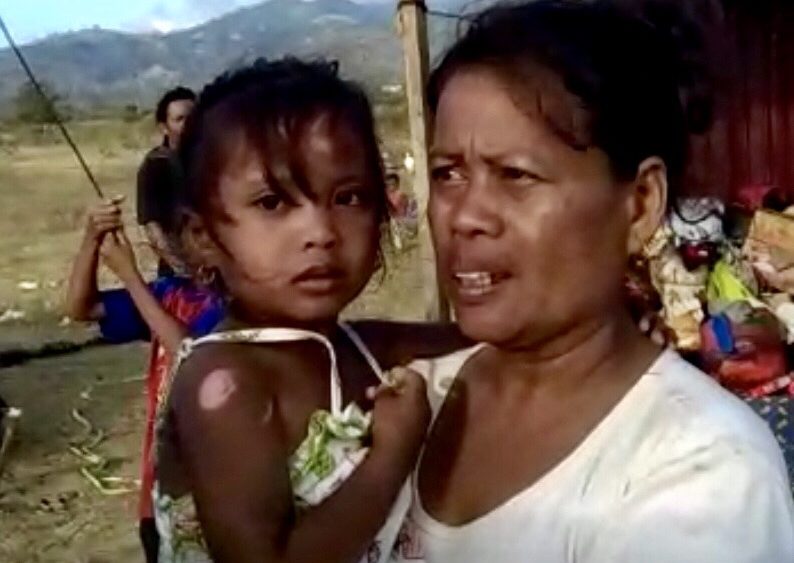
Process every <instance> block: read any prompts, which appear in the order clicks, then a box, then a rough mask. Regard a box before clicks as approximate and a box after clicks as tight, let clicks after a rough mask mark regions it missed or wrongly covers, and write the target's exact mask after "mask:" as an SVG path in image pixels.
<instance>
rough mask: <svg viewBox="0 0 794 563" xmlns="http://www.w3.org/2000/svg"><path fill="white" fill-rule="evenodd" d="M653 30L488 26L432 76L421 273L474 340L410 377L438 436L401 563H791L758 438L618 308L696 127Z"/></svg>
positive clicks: (535, 11)
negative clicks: (426, 234) (432, 268)
mask: <svg viewBox="0 0 794 563" xmlns="http://www.w3.org/2000/svg"><path fill="white" fill-rule="evenodd" d="M665 27H667V29H666V30H664V29H662V28H661V27H654V26H653V25H652V24H650V23H648V22H647V21H645V20H641V19H639V18H634V17H631V16H629V15H626V14H624V13H623V12H622V11H621V10H619V9H617V8H615V7H613V6H612V5H607V4H604V3H603V2H595V3H585V2H573V1H570V2H566V1H545V0H540V1H537V2H530V3H525V4H522V5H511V6H504V7H496V8H493V9H490V10H488V11H486V12H484V13H483V14H481V15H480V16H479V17H478V18H477V19H476V21H475V22H474V23H473V25H472V26H471V28H470V29H469V31H468V32H467V34H466V35H465V36H464V37H463V38H462V39H461V40H460V41H459V42H458V43H457V44H456V45H455V46H454V47H452V49H451V50H450V51H449V52H448V53H447V55H446V56H445V58H444V59H443V61H442V63H441V65H440V66H439V68H438V69H437V70H436V71H435V73H434V76H433V78H432V80H431V96H430V98H431V107H432V109H433V110H434V114H435V136H434V141H433V145H432V151H431V173H432V190H431V197H430V210H429V212H430V219H431V222H432V228H433V236H434V241H435V245H436V250H437V256H438V261H439V272H440V276H441V279H442V280H443V283H444V285H445V287H446V289H447V291H448V292H449V296H450V299H451V301H452V303H453V305H454V308H455V313H456V316H457V319H458V321H459V324H460V327H461V329H462V331H463V332H464V333H465V335H466V336H468V337H470V338H472V339H474V340H477V341H480V342H483V343H485V344H483V345H482V346H480V347H477V348H475V349H473V350H469V351H468V352H467V353H465V354H464V353H458V354H457V355H453V356H451V357H448V358H446V359H445V360H443V361H437V362H432V363H430V364H425V365H419V369H420V370H422V371H424V372H425V373H426V375H427V378H428V388H429V391H430V393H431V405H433V407H434V412H435V420H434V423H433V426H432V429H431V431H430V434H429V438H428V441H427V444H426V447H425V450H424V454H423V457H422V459H421V461H420V463H419V466H418V469H417V471H416V474H415V479H414V487H415V489H414V502H413V507H412V509H411V513H410V519H409V521H408V523H407V525H406V527H405V529H404V533H403V537H402V541H401V543H400V545H399V546H398V549H397V554H396V555H397V559H398V560H400V561H417V560H419V561H426V562H428V563H431V562H432V563H436V562H450V561H454V562H456V563H468V562H483V561H488V562H514V561H526V562H536V563H557V562H574V561H575V562H578V563H583V562H584V563H607V562H608V563H616V562H617V563H622V562H632V563H635V562H636V563H640V562H641V563H661V562H664V563H684V562H692V563H704V562H720V563H739V562H742V563H747V562H758V563H761V562H765V563H767V562H770V563H771V562H783V561H794V507H792V500H791V498H790V492H789V488H788V482H787V478H786V475H785V470H784V465H783V460H782V457H781V455H780V451H779V449H778V447H777V444H776V443H775V441H774V438H773V437H772V435H771V434H770V432H769V431H768V429H767V428H766V427H765V426H764V424H763V422H762V421H761V420H760V419H758V418H757V417H756V416H755V415H754V414H753V413H752V412H751V411H750V410H749V409H748V408H747V407H746V406H745V405H743V404H742V403H741V402H740V401H739V400H738V399H735V398H733V397H732V396H730V395H729V394H728V393H727V392H725V391H724V390H722V389H721V388H720V387H719V386H718V385H716V384H715V383H714V382H713V381H712V380H711V379H709V378H708V377H706V376H705V375H704V374H702V373H701V372H699V371H698V370H696V369H695V368H693V367H691V366H690V365H689V364H687V363H685V362H684V361H683V360H682V359H681V358H679V357H678V356H677V355H676V354H675V353H673V352H672V351H662V350H660V349H659V348H658V347H656V346H655V345H654V344H653V343H651V342H650V341H649V340H647V339H646V338H644V337H643V336H642V335H641V334H640V333H639V331H638V330H637V328H636V327H635V325H634V323H633V322H632V321H631V318H630V316H629V313H628V311H627V308H626V306H625V301H624V295H623V284H622V282H623V276H624V272H625V270H626V265H627V264H628V262H629V257H630V256H631V255H632V254H634V253H638V252H640V251H641V249H642V247H643V244H644V243H645V241H647V240H648V239H649V238H650V237H651V235H652V233H653V232H654V231H655V229H656V228H657V226H658V225H659V223H660V221H661V220H662V218H663V216H664V214H665V210H666V205H667V202H668V201H669V200H671V199H672V198H673V197H674V196H675V189H676V187H677V186H678V185H679V183H680V179H681V176H682V172H683V168H684V164H685V154H686V139H687V135H688V133H690V132H692V131H700V130H702V129H704V128H705V127H706V126H707V125H708V123H707V120H706V119H704V117H706V116H707V115H708V111H706V110H707V109H708V106H707V104H705V103H704V101H703V100H699V99H698V98H696V97H692V96H691V95H690V96H685V95H682V92H683V91H684V90H686V89H685V88H682V83H683V86H686V85H687V84H686V82H687V80H686V79H687V77H691V76H695V75H696V72H697V69H692V68H690V67H688V66H687V64H685V61H686V60H688V57H686V56H683V55H681V54H678V53H676V52H674V51H675V50H674V49H673V48H672V47H673V46H672V39H671V38H672V37H673V36H683V37H691V36H690V35H688V34H687V33H685V32H682V31H686V30H685V29H684V28H678V29H675V30H671V29H669V28H670V26H669V25H667V26H665ZM673 31H675V33H673ZM682 100H687V103H685V102H683V101H682ZM447 389H448V392H446V393H445V391H446V390H447Z"/></svg>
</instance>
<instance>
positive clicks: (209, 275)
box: [196, 266, 218, 287]
mask: <svg viewBox="0 0 794 563" xmlns="http://www.w3.org/2000/svg"><path fill="white" fill-rule="evenodd" d="M217 275H218V271H217V270H216V269H215V268H211V267H209V266H199V268H198V271H197V272H196V281H197V282H199V283H200V284H201V285H203V286H206V287H212V286H213V285H214V284H215V279H216V278H217Z"/></svg>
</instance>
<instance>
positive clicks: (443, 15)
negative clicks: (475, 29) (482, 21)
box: [427, 9, 473, 21]
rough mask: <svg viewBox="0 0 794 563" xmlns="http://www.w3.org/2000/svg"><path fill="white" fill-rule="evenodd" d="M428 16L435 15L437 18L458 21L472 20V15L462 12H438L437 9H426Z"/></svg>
mask: <svg viewBox="0 0 794 563" xmlns="http://www.w3.org/2000/svg"><path fill="white" fill-rule="evenodd" d="M427 15H428V16H436V17H439V18H446V19H450V20H458V21H470V20H472V19H473V18H472V16H466V15H462V14H452V13H450V12H439V11H438V10H429V9H428V10H427Z"/></svg>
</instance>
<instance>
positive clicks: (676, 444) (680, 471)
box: [392, 349, 794, 563]
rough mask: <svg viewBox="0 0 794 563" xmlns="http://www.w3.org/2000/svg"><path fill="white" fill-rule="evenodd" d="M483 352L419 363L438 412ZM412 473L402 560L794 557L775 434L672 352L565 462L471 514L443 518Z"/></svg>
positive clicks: (483, 562)
mask: <svg viewBox="0 0 794 563" xmlns="http://www.w3.org/2000/svg"><path fill="white" fill-rule="evenodd" d="M475 351H476V350H474V349H472V350H467V351H465V352H460V353H458V354H454V355H452V356H448V357H446V358H443V359H441V360H438V361H434V362H415V363H414V364H413V366H414V367H415V368H416V369H418V370H420V371H422V372H423V373H424V374H425V375H426V376H427V377H428V392H429V393H430V399H431V405H433V407H434V410H435V411H436V412H437V411H438V409H439V408H440V406H441V404H442V403H443V400H444V395H445V394H446V391H447V390H448V389H449V387H450V385H451V383H452V381H453V380H454V377H455V375H456V374H457V373H458V371H460V368H461V367H462V365H463V364H464V363H465V361H466V360H467V359H468V358H469V357H470V356H471V355H472V354H473V353H474V352H475ZM527 447H528V448H529V447H531V444H527ZM412 482H413V486H412V493H413V499H412V504H411V509H410V511H409V515H408V517H407V519H406V522H405V523H404V525H403V529H402V531H401V534H400V538H399V541H398V545H397V546H396V548H395V550H394V552H393V554H392V561H394V562H409V561H410V562H414V563H416V562H424V563H718V562H719V563H783V562H794V506H793V505H792V498H791V489H790V488H789V484H788V477H787V474H786V470H785V466H784V463H783V459H782V455H781V453H780V449H779V447H778V445H777V442H776V441H775V439H774V437H773V436H772V434H771V432H770V431H769V429H768V428H767V426H766V424H765V423H764V422H763V421H762V420H761V419H760V418H759V417H758V416H757V415H755V413H753V412H752V411H751V410H750V409H749V407H747V406H746V405H745V404H743V403H742V402H741V401H740V400H738V399H737V398H735V397H733V396H732V395H730V394H729V393H728V392H726V391H725V390H723V389H722V388H721V387H719V386H718V385H717V384H716V383H715V382H714V381H713V380H712V379H711V378H709V377H708V376H706V375H705V374H703V373H701V372H700V371H699V370H697V369H695V368H694V367H692V366H691V365H690V364H688V363H686V362H685V361H684V360H682V359H681V358H680V357H679V356H678V355H677V354H675V353H673V352H664V353H662V354H661V355H660V357H659V358H658V359H657V361H656V362H655V363H654V365H653V366H652V367H651V368H650V369H649V370H648V372H647V373H646V374H645V375H644V376H643V377H642V378H641V379H640V380H639V381H638V383H637V384H636V385H635V386H634V387H633V388H632V389H631V390H630V391H629V392H628V393H627V394H626V396H625V397H624V398H623V399H622V400H621V401H620V402H619V403H618V405H617V406H615V407H614V409H613V410H612V412H610V413H609V414H608V415H607V416H606V418H605V419H604V420H603V421H602V422H601V423H600V424H599V425H598V426H597V427H596V428H595V429H594V430H593V431H592V432H591V433H590V435H589V436H588V437H587V438H585V440H584V441H583V442H582V443H581V444H580V445H579V446H578V447H577V448H576V449H575V450H574V451H573V452H572V453H571V454H570V455H569V456H568V457H567V458H566V459H564V460H563V461H562V462H561V463H559V464H558V465H557V466H556V467H555V468H553V469H552V470H550V471H549V472H548V473H547V474H546V475H545V476H544V477H542V478H541V479H540V480H539V481H537V482H536V483H535V484H533V485H532V486H530V487H528V488H527V489H525V490H523V491H519V492H518V493H516V494H515V495H514V496H513V497H512V498H510V499H509V500H507V501H505V502H504V503H503V504H502V505H501V506H499V507H497V508H495V509H494V510H492V511H491V512H489V513H487V514H484V515H483V516H481V517H479V518H477V519H475V520H474V521H472V522H469V523H467V524H465V525H462V526H448V525H446V524H444V523H442V522H439V521H438V520H436V519H434V518H433V517H432V516H431V515H430V514H428V513H427V512H426V511H425V510H424V508H423V506H422V502H421V499H420V497H419V494H418V491H417V486H416V483H417V479H416V472H415V474H414V476H413V479H412Z"/></svg>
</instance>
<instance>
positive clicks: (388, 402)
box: [367, 368, 430, 465]
mask: <svg viewBox="0 0 794 563" xmlns="http://www.w3.org/2000/svg"><path fill="white" fill-rule="evenodd" d="M389 374H390V381H387V382H385V383H383V384H382V385H380V386H379V387H373V388H370V389H369V391H368V393H367V395H368V396H369V398H370V399H372V400H373V401H374V402H375V408H374V411H373V414H372V445H373V448H375V449H380V448H384V449H386V448H389V449H391V450H392V451H394V452H395V453H396V454H397V455H398V458H399V459H401V460H405V461H406V462H408V463H409V464H410V465H413V462H414V459H415V457H416V455H418V453H419V448H421V446H422V444H423V443H424V440H425V435H426V433H427V427H428V424H429V423H430V405H429V403H428V402H427V393H426V391H425V381H424V379H423V378H422V376H421V375H420V374H418V373H417V372H415V371H413V370H410V369H407V368H395V369H393V370H391V372H389Z"/></svg>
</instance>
